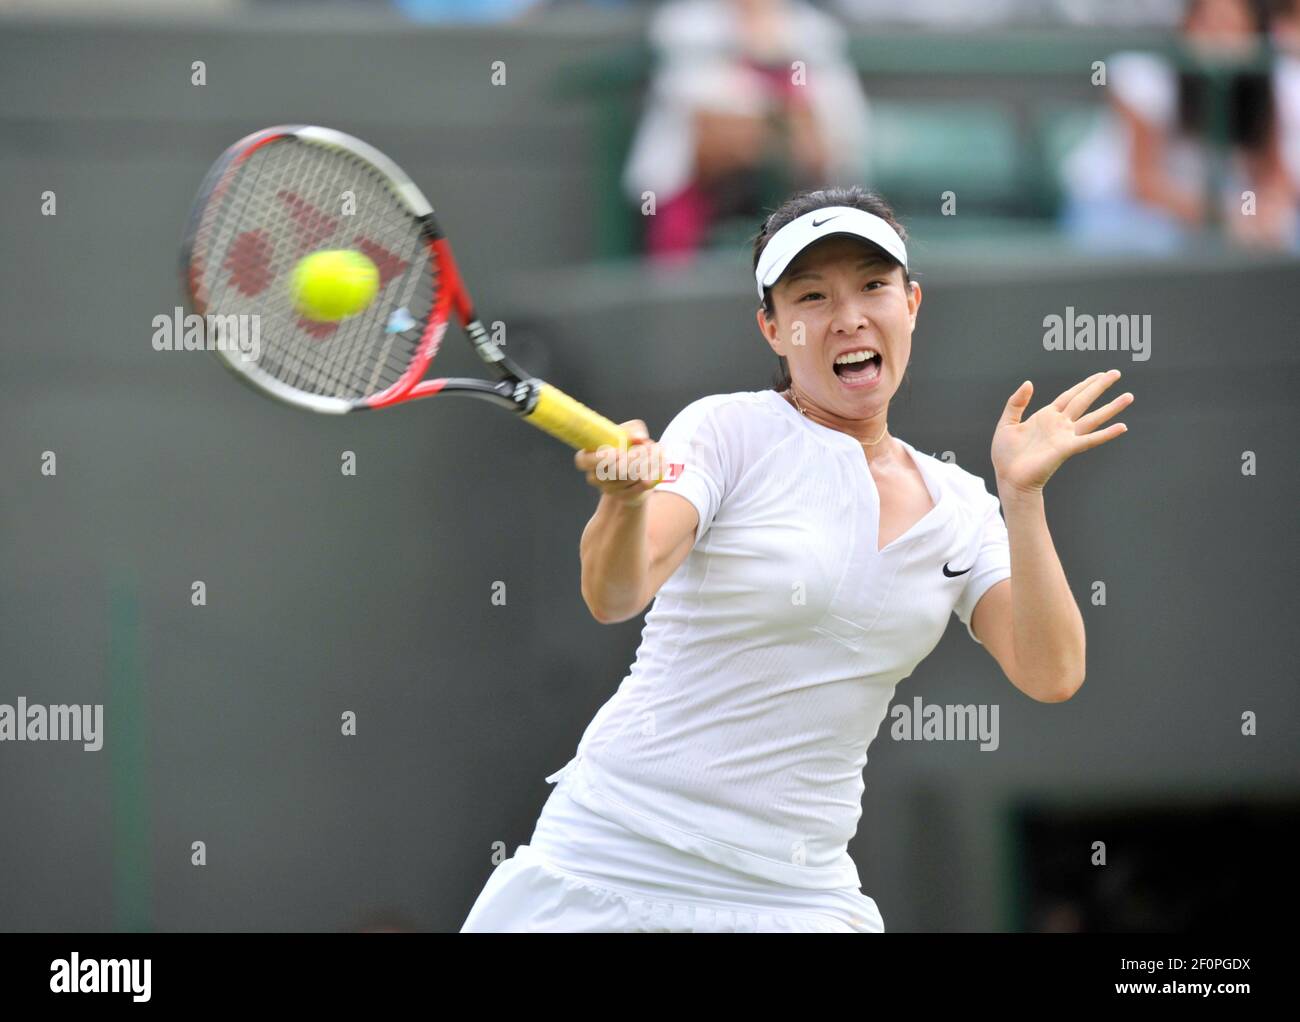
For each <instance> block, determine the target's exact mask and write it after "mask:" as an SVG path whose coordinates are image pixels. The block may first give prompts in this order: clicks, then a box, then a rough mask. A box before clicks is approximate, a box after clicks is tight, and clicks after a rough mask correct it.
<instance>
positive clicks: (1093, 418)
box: [1074, 393, 1133, 436]
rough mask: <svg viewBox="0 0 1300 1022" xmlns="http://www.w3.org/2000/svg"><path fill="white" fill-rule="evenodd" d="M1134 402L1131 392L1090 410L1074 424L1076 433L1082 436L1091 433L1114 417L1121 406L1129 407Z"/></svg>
mask: <svg viewBox="0 0 1300 1022" xmlns="http://www.w3.org/2000/svg"><path fill="white" fill-rule="evenodd" d="M1132 403H1133V395H1132V394H1131V393H1126V394H1121V395H1120V396H1119V397H1117V398H1115V400H1114V401H1111V402H1110V403H1109V404H1105V405H1102V407H1100V408H1098V409H1097V410H1096V411H1095V412H1089V413H1088V414H1087V415H1085V416H1083V417H1082V418H1080V419H1079V420H1078V421H1077V422H1076V423H1075V424H1074V431H1075V433H1077V434H1079V435H1080V436H1083V435H1084V434H1086V433H1091V432H1092V431H1093V430H1094V429H1096V428H1097V427H1098V426H1100V425H1101V424H1102V423H1103V422H1105V421H1106V420H1107V419H1110V418H1113V417H1114V416H1115V414H1116V413H1117V412H1118V411H1119V410H1120V409H1121V408H1127V407H1128V406H1129V405H1131V404H1132Z"/></svg>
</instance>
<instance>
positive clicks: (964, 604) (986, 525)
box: [953, 486, 1011, 645]
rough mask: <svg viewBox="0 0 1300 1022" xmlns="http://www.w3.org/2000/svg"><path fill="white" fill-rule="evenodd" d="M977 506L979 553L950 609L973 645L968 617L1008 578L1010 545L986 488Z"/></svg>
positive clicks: (1009, 572) (993, 500) (1005, 524)
mask: <svg viewBox="0 0 1300 1022" xmlns="http://www.w3.org/2000/svg"><path fill="white" fill-rule="evenodd" d="M979 504H980V509H981V512H982V522H983V525H982V526H981V530H980V542H979V551H978V552H977V553H976V555H975V564H974V566H973V567H972V568H971V570H970V573H969V574H968V575H967V577H966V585H965V587H964V588H963V589H962V591H961V595H960V596H959V597H958V598H957V605H956V606H955V607H954V608H953V613H955V614H956V615H957V617H958V618H960V619H961V623H962V624H964V625H965V626H966V631H967V632H968V633H969V635H970V637H971V638H972V639H975V641H976V642H979V639H976V638H975V632H974V630H973V629H972V628H971V615H972V614H974V613H975V607H976V605H978V603H979V602H980V597H982V596H983V595H984V594H985V593H986V592H988V591H989V589H991V588H992V587H993V586H994V585H996V584H997V583H999V582H1001V581H1002V580H1003V579H1004V578H1010V577H1011V542H1010V539H1009V538H1008V536H1007V523H1006V522H1005V521H1003V520H1002V511H1001V505H1000V504H999V503H998V498H997V497H995V496H993V494H991V493H989V491H988V487H987V486H985V488H984V492H983V493H982V495H981V497H980V501H979ZM980 645H983V643H980Z"/></svg>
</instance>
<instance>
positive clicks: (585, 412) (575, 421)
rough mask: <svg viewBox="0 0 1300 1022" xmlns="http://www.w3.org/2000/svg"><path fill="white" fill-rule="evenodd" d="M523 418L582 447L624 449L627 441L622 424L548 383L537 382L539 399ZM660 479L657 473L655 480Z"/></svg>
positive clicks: (573, 445) (558, 438) (658, 480)
mask: <svg viewBox="0 0 1300 1022" xmlns="http://www.w3.org/2000/svg"><path fill="white" fill-rule="evenodd" d="M524 421H525V422H528V423H531V424H532V425H534V426H536V427H537V428H538V429H540V430H543V431H544V432H546V433H550V434H551V436H553V437H555V438H556V439H557V440H563V441H564V442H565V443H566V444H568V445H569V446H570V447H572V448H574V449H575V450H579V451H594V450H596V449H597V448H600V447H604V446H606V445H608V446H610V447H615V448H618V449H619V450H625V449H626V448H627V445H628V440H627V432H626V431H625V430H624V429H623V427H622V426H620V425H618V424H617V423H615V422H611V421H610V420H609V419H607V418H605V416H603V415H601V414H600V413H599V412H593V411H592V410H591V409H590V408H588V407H587V406H586V405H584V404H583V403H582V402H581V401H575V400H574V399H573V398H571V397H569V395H568V394H566V393H564V391H562V390H558V389H557V388H555V387H552V386H551V385H550V384H549V383H540V384H539V385H538V389H537V403H536V404H535V405H534V406H533V410H532V411H531V412H529V413H528V414H527V415H525V416H524ZM660 481H661V480H660V479H659V478H657V477H656V479H655V482H656V483H657V482H660Z"/></svg>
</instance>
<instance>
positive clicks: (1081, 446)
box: [1072, 422, 1128, 454]
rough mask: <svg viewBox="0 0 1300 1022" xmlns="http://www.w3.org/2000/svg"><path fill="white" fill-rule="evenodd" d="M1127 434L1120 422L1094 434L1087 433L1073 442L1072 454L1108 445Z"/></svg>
mask: <svg viewBox="0 0 1300 1022" xmlns="http://www.w3.org/2000/svg"><path fill="white" fill-rule="evenodd" d="M1127 432H1128V427H1127V426H1126V425H1124V423H1122V422H1117V423H1115V425H1113V426H1107V427H1106V428H1105V429H1099V430H1097V432H1095V433H1089V434H1088V435H1087V436H1081V437H1078V438H1077V439H1076V441H1075V447H1074V451H1073V452H1072V454H1078V453H1079V452H1080V451H1087V450H1091V449H1092V448H1094V447H1100V446H1101V445H1102V444H1105V443H1109V442H1110V441H1111V440H1114V439H1115V438H1116V437H1117V436H1123V435H1124V434H1125V433H1127Z"/></svg>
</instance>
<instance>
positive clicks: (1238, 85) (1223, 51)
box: [1063, 0, 1298, 253]
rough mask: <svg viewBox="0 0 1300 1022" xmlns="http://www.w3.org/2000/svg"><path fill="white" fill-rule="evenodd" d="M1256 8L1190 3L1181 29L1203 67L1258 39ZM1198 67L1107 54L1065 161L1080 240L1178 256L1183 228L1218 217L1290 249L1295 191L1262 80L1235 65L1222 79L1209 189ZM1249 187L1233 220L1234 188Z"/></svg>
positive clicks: (1208, 121)
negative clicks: (1093, 111) (1249, 195)
mask: <svg viewBox="0 0 1300 1022" xmlns="http://www.w3.org/2000/svg"><path fill="white" fill-rule="evenodd" d="M1264 30H1265V21H1264V14H1263V10H1262V8H1261V7H1259V6H1257V5H1256V4H1254V3H1251V2H1250V0H1191V2H1189V3H1188V4H1187V7H1186V10H1185V14H1184V17H1183V22H1182V27H1181V33H1182V39H1183V42H1184V43H1185V44H1186V46H1187V52H1189V53H1192V54H1195V55H1196V57H1197V59H1198V60H1199V61H1200V62H1201V63H1202V64H1203V66H1204V68H1205V69H1206V70H1208V69H1211V68H1212V67H1213V65H1214V63H1215V62H1216V61H1225V62H1234V61H1243V60H1249V59H1250V58H1251V57H1253V56H1255V55H1256V54H1257V53H1258V52H1259V47H1260V45H1261V44H1262V42H1263V40H1264ZM1206 70H1201V69H1192V70H1183V71H1179V70H1178V69H1177V68H1175V67H1174V66H1173V65H1172V64H1171V63H1170V62H1169V61H1168V60H1166V59H1165V58H1163V57H1161V56H1158V55H1156V54H1153V53H1121V54H1117V55H1115V56H1113V57H1111V58H1109V59H1108V60H1107V61H1106V76H1107V89H1106V94H1107V96H1108V97H1109V100H1110V108H1109V110H1108V112H1107V114H1106V116H1104V117H1103V118H1102V120H1101V121H1100V122H1099V124H1098V125H1097V127H1096V128H1095V130H1094V131H1093V132H1092V133H1091V134H1090V135H1089V136H1088V137H1087V138H1086V139H1085V140H1084V141H1083V143H1082V144H1081V145H1080V146H1079V148H1078V149H1076V150H1075V151H1074V152H1073V153H1072V154H1071V155H1070V156H1069V158H1068V159H1067V161H1066V166H1065V168H1064V175H1065V185H1066V191H1067V194H1068V198H1067V202H1066V207H1065V210H1064V214H1063V220H1064V225H1065V227H1066V229H1067V230H1068V231H1069V232H1070V233H1071V234H1072V235H1073V236H1074V237H1075V238H1076V240H1078V241H1080V242H1081V243H1083V244H1086V245H1088V246H1090V247H1099V248H1116V249H1127V250H1131V251H1142V252H1147V253H1169V252H1174V251H1176V250H1177V249H1178V248H1179V247H1180V246H1181V245H1182V244H1183V243H1184V242H1186V241H1187V239H1188V238H1189V237H1190V236H1191V234H1192V233H1193V232H1195V231H1196V230H1198V229H1199V228H1201V227H1202V226H1204V225H1205V224H1207V223H1208V222H1209V221H1211V220H1217V219H1222V221H1223V225H1224V227H1225V229H1226V230H1227V232H1228V233H1229V235H1230V237H1232V238H1233V239H1234V240H1236V241H1239V242H1241V243H1244V244H1249V245H1260V246H1269V247H1275V248H1293V247H1295V246H1296V243H1297V236H1298V235H1297V229H1296V209H1295V197H1294V192H1293V191H1292V190H1291V188H1290V187H1289V185H1288V183H1287V182H1286V178H1285V176H1284V174H1283V171H1282V162H1281V150H1280V147H1279V145H1278V139H1279V136H1278V130H1277V126H1276V120H1275V117H1274V103H1273V85H1272V77H1271V76H1270V75H1269V74H1268V73H1267V72H1263V71H1255V70H1242V71H1238V72H1233V73H1230V74H1229V75H1228V76H1227V79H1226V88H1227V124H1226V125H1225V127H1226V128H1227V131H1228V138H1227V139H1226V142H1227V146H1226V149H1227V151H1226V154H1225V155H1226V157H1227V160H1226V165H1225V166H1224V167H1223V176H1222V179H1221V181H1220V188H1219V191H1218V194H1217V195H1211V194H1210V191H1211V189H1212V188H1213V187H1214V181H1215V176H1214V174H1213V169H1214V160H1215V154H1216V152H1217V151H1218V150H1217V147H1218V146H1219V145H1220V140H1219V139H1217V138H1215V137H1214V125H1213V123H1212V117H1211V108H1212V103H1213V100H1214V95H1213V93H1212V92H1211V89H1212V87H1213V84H1214V83H1213V82H1212V80H1211V76H1210V75H1209V74H1208V73H1206ZM1247 190H1250V191H1252V192H1254V193H1255V201H1256V207H1255V212H1254V214H1253V215H1243V212H1242V204H1243V198H1242V196H1243V192H1245V191H1247Z"/></svg>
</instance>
